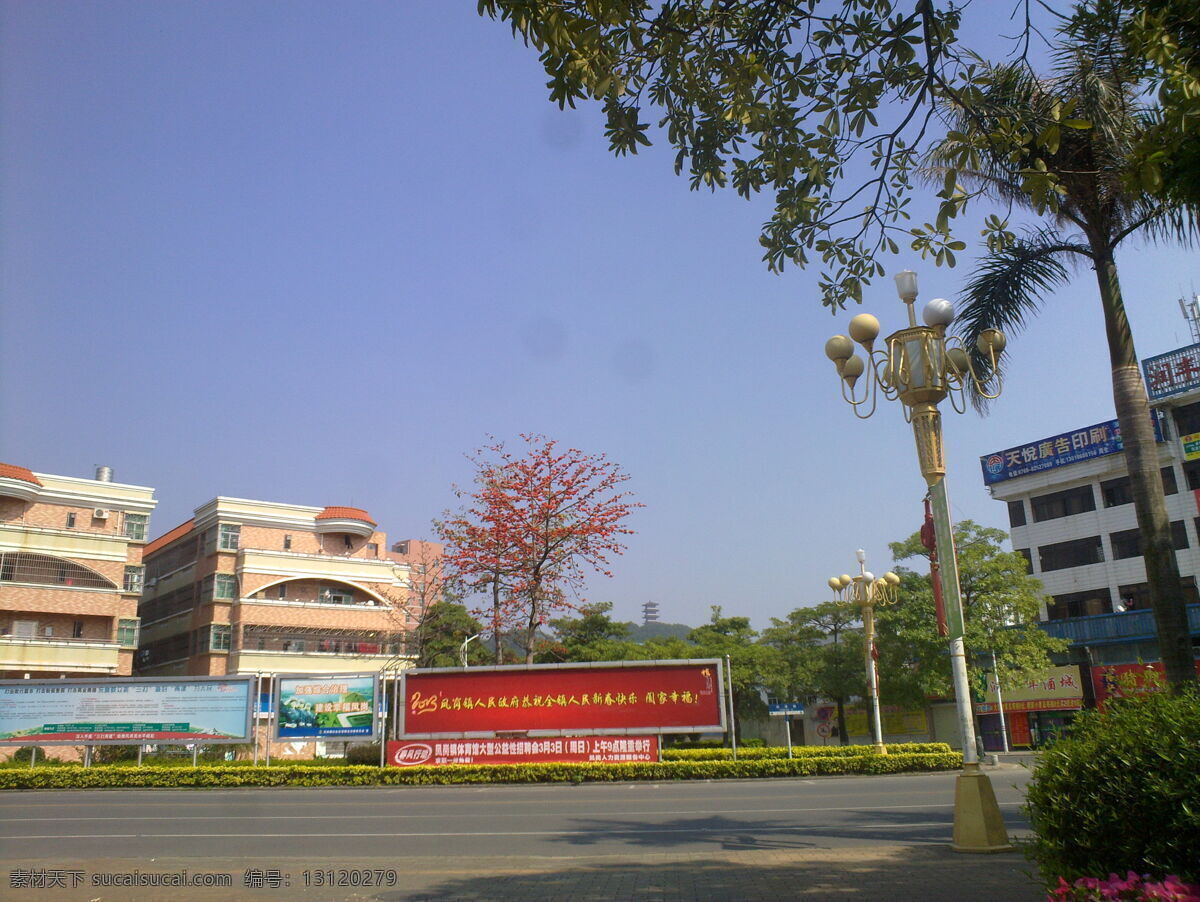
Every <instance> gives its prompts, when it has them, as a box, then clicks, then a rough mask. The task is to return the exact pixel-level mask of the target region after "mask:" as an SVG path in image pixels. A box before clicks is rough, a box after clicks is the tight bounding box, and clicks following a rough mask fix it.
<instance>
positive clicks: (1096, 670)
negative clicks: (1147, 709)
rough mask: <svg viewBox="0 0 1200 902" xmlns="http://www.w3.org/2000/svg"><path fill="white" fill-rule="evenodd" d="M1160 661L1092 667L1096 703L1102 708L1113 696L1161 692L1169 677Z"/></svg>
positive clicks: (1198, 666) (1199, 667) (1199, 673)
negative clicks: (1165, 674)
mask: <svg viewBox="0 0 1200 902" xmlns="http://www.w3.org/2000/svg"><path fill="white" fill-rule="evenodd" d="M1164 673H1165V671H1164V670H1163V666H1162V664H1161V663H1160V662H1158V661H1155V662H1154V663H1152V664H1106V665H1103V666H1099V667H1093V668H1092V687H1093V688H1094V689H1095V691H1096V704H1097V705H1099V706H1100V707H1101V708H1103V707H1104V703H1105V702H1106V701H1108V700H1109V699H1112V698H1130V697H1132V696H1136V695H1145V694H1146V693H1147V692H1161V691H1162V690H1163V689H1165V688H1166V687H1167V678H1166V676H1164ZM1196 674H1197V676H1200V661H1197V662H1196Z"/></svg>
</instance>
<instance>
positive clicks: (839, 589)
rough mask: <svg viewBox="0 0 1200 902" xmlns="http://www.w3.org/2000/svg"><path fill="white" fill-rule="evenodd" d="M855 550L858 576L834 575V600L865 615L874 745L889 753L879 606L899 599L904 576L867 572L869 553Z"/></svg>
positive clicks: (832, 579)
mask: <svg viewBox="0 0 1200 902" xmlns="http://www.w3.org/2000/svg"><path fill="white" fill-rule="evenodd" d="M854 554H855V556H856V557H857V558H858V576H850V575H848V574H845V573H843V574H842V575H841V576H833V577H830V579H829V588H831V589H833V592H834V601H836V602H837V603H838V604H852V605H854V606H855V607H857V608H858V609H859V612H860V616H861V617H862V622H863V633H864V641H863V645H864V652H863V657H864V659H865V661H866V671H867V695H868V697H869V698H870V700H871V726H872V728H873V729H872V732H873V733H874V740H873V742H872V745H873V746H874V748H875V753H876V754H878V755H886V754H887V746H885V745H884V744H883V725H882V724H881V723H880V719H879V670H878V668H877V667H876V666H875V608H876V607H878V606H879V605H885V604H894V603H895V601H896V587H897V586H898V585H900V577H898V576H897V575H896V574H895V573H892V572H891V571H888V572H887V573H885V574H883V576H881V577H879V578H878V579H876V578H875V574H874V573H868V572H867V553H866V552H865V551H863V550H862V549H861V548H860V549H858V551H856V552H854Z"/></svg>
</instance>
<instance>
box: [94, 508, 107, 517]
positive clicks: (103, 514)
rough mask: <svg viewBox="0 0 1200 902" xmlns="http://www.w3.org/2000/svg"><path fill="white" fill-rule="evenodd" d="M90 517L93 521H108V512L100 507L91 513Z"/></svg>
mask: <svg viewBox="0 0 1200 902" xmlns="http://www.w3.org/2000/svg"><path fill="white" fill-rule="evenodd" d="M92 517H93V519H96V520H107V519H108V511H107V510H106V509H104V508H102V507H98V508H96V509H95V510H94V511H92Z"/></svg>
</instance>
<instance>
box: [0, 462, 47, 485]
mask: <svg viewBox="0 0 1200 902" xmlns="http://www.w3.org/2000/svg"><path fill="white" fill-rule="evenodd" d="M0 477H7V478H8V479H20V480H21V481H22V482H32V483H33V484H34V485H41V484H42V481H41V480H40V479H38V478H37V477H36V476H34V475H33V470H30V469H27V468H25V467H18V466H17V465H16V464H0Z"/></svg>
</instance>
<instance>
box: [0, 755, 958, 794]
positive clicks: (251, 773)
mask: <svg viewBox="0 0 1200 902" xmlns="http://www.w3.org/2000/svg"><path fill="white" fill-rule="evenodd" d="M961 766H962V756H961V755H959V754H958V753H955V752H951V753H942V754H925V755H914V754H906V755H886V756H880V755H869V756H868V755H859V756H855V757H847V756H842V757H827V758H820V757H815V756H810V757H802V758H793V759H792V760H790V761H789V760H788V759H787V758H763V759H757V760H753V759H747V760H738V761H664V762H653V763H632V762H631V763H621V764H486V765H485V764H478V765H477V764H452V765H444V766H438V767H384V768H380V767H378V766H376V767H368V766H354V765H349V766H326V767H313V766H298V765H295V764H287V765H283V766H272V767H244V766H237V767H231V766H229V765H225V764H222V765H216V766H208V767H195V768H193V767H140V768H139V767H127V766H118V765H106V766H100V767H91V768H83V767H80V766H78V765H73V766H70V767H54V768H45V769H40V768H32V769H30V768H25V769H23V770H18V769H7V770H0V789H88V788H96V787H144V786H164V787H207V786H395V785H436V784H441V785H445V784H455V783H585V782H624V781H634V780H652V781H658V782H663V781H667V780H723V779H724V780H727V779H753V778H764V777H808V776H814V775H832V774H892V773H904V772H914V771H938V770H953V769H955V768H958V767H961Z"/></svg>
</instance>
